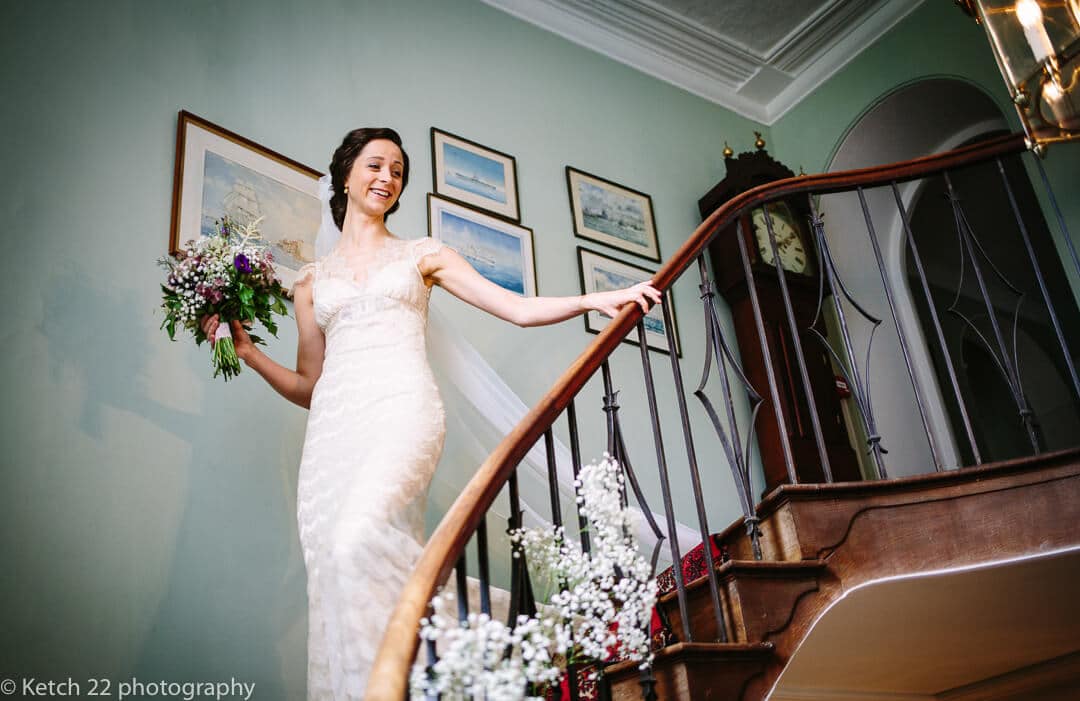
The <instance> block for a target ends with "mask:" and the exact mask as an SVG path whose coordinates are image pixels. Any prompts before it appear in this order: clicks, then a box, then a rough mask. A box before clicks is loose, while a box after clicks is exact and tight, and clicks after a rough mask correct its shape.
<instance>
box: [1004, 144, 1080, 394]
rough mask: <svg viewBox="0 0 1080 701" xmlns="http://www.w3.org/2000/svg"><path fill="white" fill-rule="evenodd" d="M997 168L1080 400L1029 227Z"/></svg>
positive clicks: (1077, 382)
mask: <svg viewBox="0 0 1080 701" xmlns="http://www.w3.org/2000/svg"><path fill="white" fill-rule="evenodd" d="M997 167H998V173H1000V174H1001V182H1002V183H1003V184H1004V185H1005V192H1006V194H1007V195H1008V196H1009V204H1010V205H1011V206H1012V211H1013V216H1014V217H1015V218H1016V226H1017V228H1018V229H1019V230H1020V238H1021V240H1022V241H1023V242H1024V249H1025V250H1026V251H1027V254H1028V259H1029V260H1030V261H1031V267H1032V269H1033V270H1034V272H1035V280H1036V282H1038V283H1039V291H1040V292H1041V293H1042V298H1043V302H1044V303H1045V304H1046V311H1047V312H1048V313H1049V314H1050V321H1051V323H1052V324H1053V326H1054V333H1055V334H1056V335H1057V340H1058V344H1059V345H1060V346H1061V353H1062V355H1064V356H1065V366H1066V367H1067V368H1068V369H1069V377H1070V378H1072V383H1073V391H1074V392H1076V396H1077V398H1080V379H1077V376H1076V365H1074V364H1073V358H1072V352H1070V351H1069V344H1068V343H1067V342H1066V341H1065V333H1064V332H1063V331H1062V330H1061V322H1060V321H1058V315H1057V311H1055V309H1054V303H1053V302H1051V301H1050V292H1049V291H1048V290H1047V289H1046V280H1045V279H1044V278H1043V274H1042V268H1041V267H1040V266H1039V261H1038V260H1037V259H1036V258H1035V249H1034V248H1033V247H1032V245H1031V238H1030V237H1029V236H1028V230H1027V225H1026V224H1024V218H1023V217H1022V216H1021V215H1020V207H1019V206H1018V205H1017V204H1016V196H1015V195H1014V194H1013V190H1012V186H1010V185H1009V177H1008V175H1006V174H1005V165H1004V164H1003V163H1002V162H1001V159H1000V158H998V159H997ZM1070 243H1071V242H1070ZM1074 255H1075V254H1074Z"/></svg>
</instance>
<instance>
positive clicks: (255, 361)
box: [203, 279, 326, 409]
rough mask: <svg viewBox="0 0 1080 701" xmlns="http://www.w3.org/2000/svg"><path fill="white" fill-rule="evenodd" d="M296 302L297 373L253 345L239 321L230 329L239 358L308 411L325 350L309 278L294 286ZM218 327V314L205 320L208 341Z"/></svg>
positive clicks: (278, 391) (276, 389)
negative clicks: (316, 321)
mask: <svg viewBox="0 0 1080 701" xmlns="http://www.w3.org/2000/svg"><path fill="white" fill-rule="evenodd" d="M293 302H294V305H293V308H294V309H295V312H296V327H297V337H298V343H297V348H296V370H290V369H289V368H287V367H285V366H284V365H281V364H280V363H277V362H275V361H274V360H273V359H272V358H271V357H270V356H268V355H266V354H265V353H263V352H262V351H261V350H260V349H259V347H258V346H256V345H255V344H254V343H252V342H251V339H250V338H249V337H248V334H247V331H245V330H244V328H243V327H242V326H241V325H240V322H238V321H234V322H232V326H231V330H232V335H233V343H234V344H235V345H236V355H237V356H238V357H239V358H240V359H241V360H243V361H244V362H245V363H247V366H248V367H249V368H251V369H252V370H254V371H255V372H257V373H259V374H260V375H262V377H263V379H264V380H266V381H267V383H269V385H270V386H271V387H273V388H274V390H275V391H276V392H277V393H278V394H280V395H281V396H283V397H285V398H286V399H288V400H289V401H290V402H292V403H293V404H297V405H299V406H302V407H304V408H305V409H308V408H310V407H311V392H312V390H314V388H315V382H316V381H317V380H318V379H319V376H320V375H321V374H322V365H323V354H324V353H325V351H326V338H325V337H324V336H323V332H322V330H321V329H320V328H319V326H318V324H316V323H315V310H314V307H313V305H312V297H311V280H310V279H305V280H303V281H302V282H297V283H296V284H295V285H294V286H293ZM217 325H218V318H217V315H215V316H212V317H208V318H207V319H205V320H204V321H203V330H204V331H206V335H207V337H208V338H213V337H214V331H215V330H216V329H217Z"/></svg>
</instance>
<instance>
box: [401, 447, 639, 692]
mask: <svg viewBox="0 0 1080 701" xmlns="http://www.w3.org/2000/svg"><path fill="white" fill-rule="evenodd" d="M575 485H576V487H577V490H578V495H579V496H578V505H579V509H580V510H581V513H582V514H583V515H584V516H585V517H586V518H587V519H588V521H589V528H590V538H589V539H590V543H591V546H592V548H591V551H590V552H588V553H585V552H583V551H582V549H581V546H580V545H579V544H578V542H577V541H576V540H574V539H568V538H566V537H565V533H564V532H563V529H562V528H561V527H560V528H555V527H550V528H528V529H518V530H514V531H511V533H510V537H511V540H512V541H513V542H514V543H516V544H517V545H518V550H516V551H515V557H517V556H518V554H519V553H523V554H524V556H525V558H526V561H527V562H528V563H529V566H530V570H532V571H534V572H535V573H536V577H537V578H546V579H547V582H546V583H547V584H549V585H551V588H553V589H555V590H556V593H555V594H553V595H552V596H551V599H550V602H549V603H548V604H547V605H545V606H542V607H541V608H540V611H539V612H538V613H537V615H536V616H534V617H527V616H519V617H518V619H517V622H516V624H515V626H514V627H513V628H510V627H508V626H506V625H504V624H503V623H502V622H500V621H496V620H492V619H491V618H490V617H489V616H487V615H486V614H469V617H468V619H467V620H466V621H464V622H459V621H458V620H457V617H456V616H455V615H454V614H453V612H452V609H453V608H454V607H453V606H452V604H451V602H452V601H453V595H452V594H450V593H449V592H445V591H444V592H442V593H440V594H438V595H436V596H435V598H433V599H432V602H431V605H432V610H433V612H434V613H433V614H432V616H431V617H430V618H426V619H424V620H423V621H421V630H420V636H421V638H423V639H424V640H431V641H439V642H440V657H439V660H438V661H437V662H436V663H435V664H434V665H433V666H431V667H429V668H428V669H424V668H422V667H419V666H418V667H417V668H415V669H414V671H413V676H412V693H413V695H414V696H415V697H423V696H425V695H437V694H443V695H444V698H451V699H459V698H467V697H469V696H474V697H477V698H485V697H486V698H488V699H490V700H492V701H494V700H495V699H506V700H507V701H510V700H513V701H518V700H520V699H530V701H531V700H533V699H542V698H544V696H543V695H542V694H543V693H544V691H545V689H547V688H548V687H551V686H553V685H555V684H556V683H557V682H558V681H559V680H560V679H561V678H562V676H563V675H564V674H565V673H566V669H567V666H568V665H570V664H576V663H584V662H601V661H609V660H612V659H616V658H617V659H628V660H636V661H640V662H641V663H642V667H643V668H644V667H646V666H648V665H649V664H651V663H652V654H651V652H650V647H649V634H648V625H649V621H650V617H651V615H652V609H653V606H654V605H655V604H656V580H655V579H654V578H653V577H651V568H650V567H649V564H648V562H646V561H645V559H644V558H643V557H642V556H641V555H640V554H639V552H638V549H637V543H636V541H635V539H634V536H633V533H634V528H633V526H634V524H633V523H632V521H631V512H630V511H629V509H626V508H624V507H623V505H622V503H621V501H620V498H619V495H620V492H621V486H622V471H621V470H620V468H619V464H618V463H617V462H616V461H615V460H614V459H613V458H611V457H610V456H609V455H607V454H605V455H604V459H603V460H601V461H600V462H598V463H592V464H589V465H587V466H585V467H584V468H582V470H581V473H580V475H579V477H578V480H577V482H576V483H575ZM534 581H535V580H534ZM537 584H538V585H539V586H538V589H539V588H541V587H542V586H543V583H540V582H537ZM530 693H532V694H534V695H531V696H530V695H529V694H530ZM535 694H541V695H539V696H538V695H535Z"/></svg>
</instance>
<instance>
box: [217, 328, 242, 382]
mask: <svg viewBox="0 0 1080 701" xmlns="http://www.w3.org/2000/svg"><path fill="white" fill-rule="evenodd" d="M211 355H212V357H213V361H214V377H217V376H218V375H222V374H224V375H225V381H226V382H228V381H229V380H230V379H232V378H234V377H236V376H237V375H239V374H240V358H239V357H237V355H236V347H235V346H234V345H233V340H232V332H231V331H230V330H229V322H227V321H222V322H221V323H220V324H219V325H218V327H217V332H215V333H214V349H213V350H212V351H211Z"/></svg>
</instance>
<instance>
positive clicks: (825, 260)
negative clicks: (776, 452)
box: [766, 210, 888, 479]
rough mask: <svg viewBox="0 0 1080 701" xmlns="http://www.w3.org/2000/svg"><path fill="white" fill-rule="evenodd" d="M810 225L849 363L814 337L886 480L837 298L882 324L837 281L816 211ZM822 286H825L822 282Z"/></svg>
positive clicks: (866, 390)
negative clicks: (845, 387) (833, 365)
mask: <svg viewBox="0 0 1080 701" xmlns="http://www.w3.org/2000/svg"><path fill="white" fill-rule="evenodd" d="M766 221H768V219H766ZM810 223H811V226H812V228H813V230H814V239H815V243H816V244H817V248H818V259H819V261H820V263H821V268H822V272H823V273H824V275H825V279H826V280H827V281H828V283H829V289H830V290H832V293H833V294H832V299H833V309H834V310H835V312H836V320H837V322H838V323H839V326H840V337H841V339H842V340H843V343H844V355H845V357H846V358H847V359H848V362H847V363H846V364H845V363H844V360H843V358H841V357H840V356H839V354H837V353H836V352H835V351H834V350H833V349H832V346H830V345H829V342H828V340H827V339H826V338H825V337H824V336H822V335H821V334H820V333H819V334H817V336H818V340H819V341H821V344H822V345H823V346H824V347H825V350H826V351H827V352H828V353H829V354H830V355H831V356H832V357H833V359H834V360H836V362H837V365H838V366H839V367H840V368H841V371H842V372H843V373H844V375H845V377H847V378H848V382H849V385H850V386H851V396H852V397H853V398H854V399H855V403H856V405H857V406H858V408H859V413H860V414H861V415H862V418H863V423H864V424H865V426H866V433H867V435H868V437H867V439H866V441H867V443H869V444H870V454H871V455H873V457H874V464H875V465H876V466H877V470H878V477H880V478H881V479H887V478H888V473H887V472H886V470H885V461H884V460H883V459H882V454H883V453H884V452H885V450H884V448H882V447H881V436H879V435H878V432H877V422H876V421H875V420H874V409H873V407H872V406H871V404H870V392H869V386H868V385H863V383H862V379H861V376H860V374H859V364H858V363H857V362H855V357H856V356H855V344H853V343H852V342H851V332H850V331H849V330H848V323H847V315H846V313H845V312H844V305H843V302H842V301H841V299H840V297H841V296H843V297H845V298H846V299H847V300H848V301H849V302H851V304H852V306H853V307H854V308H855V310H856V311H858V312H859V313H860V314H862V315H863V316H864V317H866V318H867V319H869V320H870V321H871V322H872V323H873V324H874V328H875V329H876V328H877V326H878V325H879V324H880V323H881V320H880V319H878V318H876V317H874V316H873V315H872V314H870V313H869V312H867V311H866V310H865V309H863V308H862V307H861V306H859V304H858V303H857V302H856V301H855V299H854V298H853V297H852V296H851V294H850V293H849V292H848V291H847V288H846V287H844V283H843V281H842V280H841V279H840V273H838V272H837V270H836V265H835V264H834V263H833V259H832V254H831V253H830V252H829V243H828V241H826V240H825V223H824V220H823V219H822V217H821V214H820V213H819V212H817V211H816V210H815V211H814V214H813V216H812V218H811V222H810ZM822 284H823V285H824V282H823V283H822ZM819 304H820V301H819ZM819 313H820V310H819ZM872 344H873V332H871V334H870V342H869V343H868V344H867V348H866V362H867V365H868V366H869V364H870V348H871V346H872Z"/></svg>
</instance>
